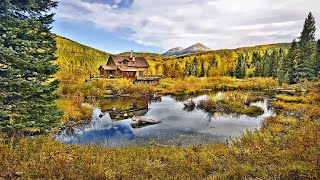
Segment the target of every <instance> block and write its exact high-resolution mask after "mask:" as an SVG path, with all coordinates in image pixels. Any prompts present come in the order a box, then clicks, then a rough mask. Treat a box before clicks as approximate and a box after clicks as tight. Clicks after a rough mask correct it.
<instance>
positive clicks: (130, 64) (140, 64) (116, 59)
mask: <svg viewBox="0 0 320 180" xmlns="http://www.w3.org/2000/svg"><path fill="white" fill-rule="evenodd" d="M149 67H150V66H149V64H148V62H147V60H146V59H145V58H144V57H134V56H133V53H132V51H131V56H130V57H124V56H114V55H111V56H110V57H109V59H108V61H107V63H106V65H103V66H100V67H99V72H100V78H127V79H130V80H132V81H133V82H135V83H139V82H149V83H158V82H159V80H160V79H161V76H158V75H149Z"/></svg>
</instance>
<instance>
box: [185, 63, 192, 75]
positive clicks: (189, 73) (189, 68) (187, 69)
mask: <svg viewBox="0 0 320 180" xmlns="http://www.w3.org/2000/svg"><path fill="white" fill-rule="evenodd" d="M190 75H191V67H190V65H189V63H188V62H186V65H185V68H184V76H190Z"/></svg>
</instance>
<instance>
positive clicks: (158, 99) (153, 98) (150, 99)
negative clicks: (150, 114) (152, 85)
mask: <svg viewBox="0 0 320 180" xmlns="http://www.w3.org/2000/svg"><path fill="white" fill-rule="evenodd" d="M161 101H162V99H161V97H160V96H157V97H152V98H149V103H157V102H161Z"/></svg>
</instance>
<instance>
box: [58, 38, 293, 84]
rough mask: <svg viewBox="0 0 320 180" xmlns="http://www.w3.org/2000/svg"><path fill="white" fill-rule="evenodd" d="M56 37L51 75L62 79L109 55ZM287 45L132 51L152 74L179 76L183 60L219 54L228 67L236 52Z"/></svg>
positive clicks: (84, 72)
mask: <svg viewBox="0 0 320 180" xmlns="http://www.w3.org/2000/svg"><path fill="white" fill-rule="evenodd" d="M56 41H57V48H58V50H57V53H56V54H57V56H58V59H57V61H56V64H57V65H59V68H60V70H59V71H58V72H57V74H56V76H55V77H56V78H58V79H59V80H62V81H67V82H69V81H75V82H79V81H84V80H85V79H87V78H89V77H90V75H98V68H99V66H100V65H102V64H105V63H106V61H107V59H108V58H109V55H110V54H109V53H106V52H103V51H100V50H97V49H94V48H91V47H88V46H85V45H82V44H80V43H77V42H74V41H72V40H69V39H66V38H63V37H59V36H57V37H56ZM289 45H290V44H288V43H281V44H268V45H258V46H253V47H241V48H237V49H222V50H213V51H206V52H200V53H199V52H197V53H191V54H186V55H181V56H163V55H160V54H156V53H141V52H138V53H136V52H135V53H134V55H135V56H139V57H145V58H146V59H147V61H148V62H149V64H150V72H151V73H152V74H162V75H164V76H165V77H180V76H179V75H178V74H183V71H184V68H185V64H186V63H187V62H188V63H190V62H191V61H192V60H193V58H194V57H197V58H198V59H199V60H204V61H206V62H207V63H210V62H211V60H212V58H213V57H219V58H221V61H220V62H221V63H222V64H225V65H226V66H224V69H225V70H224V71H228V69H231V68H233V66H234V63H235V61H236V59H235V58H236V56H235V55H237V54H248V55H249V56H252V54H253V53H254V52H258V53H260V54H264V53H265V52H266V51H268V52H271V51H273V50H279V49H280V48H281V49H283V50H284V51H286V50H287V49H288V48H289ZM201 47H203V46H202V45H201V44H198V45H196V46H193V47H191V48H187V49H185V50H188V51H190V52H191V51H192V50H194V49H197V48H198V49H199V48H200V49H201ZM204 49H205V48H204ZM185 50H183V51H185ZM207 50H208V49H207ZM118 55H122V56H130V52H123V53H120V54H118ZM177 63H178V64H177ZM222 64H221V65H222ZM221 65H220V66H221ZM207 66H208V65H206V68H207ZM229 66H230V67H229ZM173 67H175V69H176V70H174V69H172V68H173ZM198 68H200V67H198ZM213 71H214V70H213ZM217 73H218V72H217ZM213 74H214V73H213ZM218 74H221V73H218Z"/></svg>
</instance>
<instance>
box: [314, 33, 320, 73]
mask: <svg viewBox="0 0 320 180" xmlns="http://www.w3.org/2000/svg"><path fill="white" fill-rule="evenodd" d="M314 68H315V74H316V76H317V77H318V78H319V76H320V39H318V41H317V56H316V60H315V64H314Z"/></svg>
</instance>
